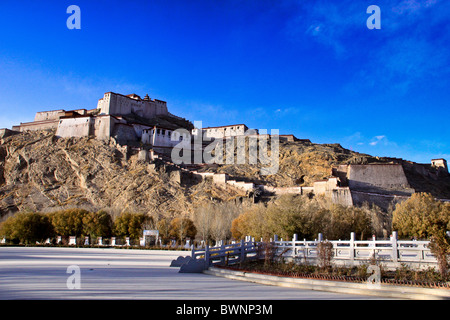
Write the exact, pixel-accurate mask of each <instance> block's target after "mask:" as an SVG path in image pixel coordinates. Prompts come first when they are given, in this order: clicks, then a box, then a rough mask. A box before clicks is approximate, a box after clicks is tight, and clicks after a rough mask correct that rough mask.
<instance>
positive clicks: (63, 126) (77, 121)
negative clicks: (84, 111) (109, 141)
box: [56, 117, 94, 138]
mask: <svg viewBox="0 0 450 320" xmlns="http://www.w3.org/2000/svg"><path fill="white" fill-rule="evenodd" d="M93 127H94V119H93V118H91V117H78V118H67V119H60V120H59V124H58V128H57V130H56V136H57V137H61V138H70V137H87V136H89V135H90V134H91V132H92V131H93Z"/></svg>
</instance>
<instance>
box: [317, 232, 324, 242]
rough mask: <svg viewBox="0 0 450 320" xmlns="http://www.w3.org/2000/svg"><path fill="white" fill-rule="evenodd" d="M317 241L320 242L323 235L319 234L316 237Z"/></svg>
mask: <svg viewBox="0 0 450 320" xmlns="http://www.w3.org/2000/svg"><path fill="white" fill-rule="evenodd" d="M317 241H318V242H322V241H323V235H322V234H321V233H319V235H318V236H317Z"/></svg>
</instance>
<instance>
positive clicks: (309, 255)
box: [191, 232, 437, 269]
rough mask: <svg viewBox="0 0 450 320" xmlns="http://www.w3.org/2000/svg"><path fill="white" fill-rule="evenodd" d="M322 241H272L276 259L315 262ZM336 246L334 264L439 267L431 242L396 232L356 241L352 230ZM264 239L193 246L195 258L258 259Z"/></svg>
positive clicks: (216, 261) (220, 260)
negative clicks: (404, 237)
mask: <svg viewBox="0 0 450 320" xmlns="http://www.w3.org/2000/svg"><path fill="white" fill-rule="evenodd" d="M321 241H323V239H322V236H321V234H319V237H318V239H317V240H314V241H306V240H303V241H299V240H298V239H297V235H294V237H293V240H291V241H283V240H282V239H281V240H278V238H277V236H275V237H274V241H271V243H272V244H273V246H274V249H275V254H274V256H275V258H277V259H280V258H283V259H286V260H294V261H297V262H307V263H311V264H314V263H316V262H317V260H318V249H317V245H318V244H319V243H320V242H321ZM329 242H330V243H331V244H332V245H333V249H332V250H333V263H335V264H336V265H346V266H358V265H360V264H362V263H368V262H370V261H371V260H372V259H376V260H377V261H378V262H380V263H382V264H383V265H384V266H385V267H386V268H397V267H399V266H401V265H402V264H404V265H407V266H409V267H411V268H414V269H423V268H428V267H436V266H437V261H436V258H435V257H434V256H433V255H432V254H431V252H430V249H429V248H428V245H429V241H415V240H411V241H400V240H398V239H397V233H396V232H394V233H393V235H392V237H391V238H390V240H376V239H375V238H373V239H372V240H369V241H358V240H355V233H351V235H350V240H343V241H341V240H338V241H329ZM260 244H262V242H255V241H250V238H249V237H247V239H246V241H244V240H242V241H241V242H240V243H235V244H230V245H222V246H217V247H208V246H207V247H206V248H205V249H200V250H196V249H194V248H193V249H192V253H191V257H192V258H193V259H204V260H205V263H206V264H207V265H209V266H210V265H213V264H232V263H236V262H242V261H244V260H248V259H253V258H258V246H259V245H260Z"/></svg>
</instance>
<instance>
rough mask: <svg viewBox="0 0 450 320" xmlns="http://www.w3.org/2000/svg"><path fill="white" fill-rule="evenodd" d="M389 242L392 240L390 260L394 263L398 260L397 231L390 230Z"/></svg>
mask: <svg viewBox="0 0 450 320" xmlns="http://www.w3.org/2000/svg"><path fill="white" fill-rule="evenodd" d="M391 242H392V261H393V262H394V263H397V262H398V244H397V231H393V232H392V237H391Z"/></svg>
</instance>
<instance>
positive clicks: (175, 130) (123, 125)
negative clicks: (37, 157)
mask: <svg viewBox="0 0 450 320" xmlns="http://www.w3.org/2000/svg"><path fill="white" fill-rule="evenodd" d="M49 129H51V130H55V132H56V136H57V137H62V138H70V137H89V136H90V137H95V138H96V139H99V140H107V141H108V140H111V139H113V140H115V141H116V143H117V144H118V145H121V146H126V147H127V148H128V147H135V148H138V150H140V151H139V157H140V159H141V160H148V159H149V158H150V159H153V155H154V154H153V152H157V153H158V154H161V155H162V154H165V156H166V159H165V160H166V161H167V162H170V160H168V159H167V154H168V153H170V150H172V149H173V148H174V147H175V146H179V145H180V144H183V142H185V143H188V144H189V145H190V143H191V139H194V138H195V136H197V135H200V134H201V135H202V136H203V137H205V138H208V139H226V138H227V137H235V136H243V135H245V136H256V137H259V138H262V137H263V136H265V135H259V132H258V130H256V129H250V130H249V128H248V127H247V126H246V125H245V124H234V125H227V126H219V127H208V128H195V127H194V126H193V124H192V123H191V122H190V121H188V120H186V119H184V118H181V117H178V116H176V115H173V114H171V113H170V112H169V111H168V108H167V103H166V102H165V101H162V100H158V99H150V97H149V96H148V95H146V96H145V97H144V98H141V97H140V96H139V95H137V94H129V95H122V94H118V93H114V92H107V93H105V94H104V96H103V98H101V99H99V100H98V103H97V108H95V109H90V110H86V109H76V110H70V111H66V110H62V109H60V110H53V111H42V112H37V113H36V116H35V119H34V121H33V122H28V123H21V124H20V125H17V126H14V127H13V128H12V131H11V130H8V129H2V130H0V138H3V137H6V136H8V135H12V134H17V133H18V132H25V131H32V130H49ZM180 129H182V130H180ZM278 137H279V138H280V140H284V141H288V142H294V141H306V142H308V143H310V141H309V140H306V139H305V140H299V139H297V138H296V137H294V136H293V135H278ZM203 147H204V146H203ZM149 150H150V151H151V154H152V156H151V157H149V156H148V152H149ZM141 154H142V156H141ZM400 160H401V159H394V160H393V161H392V162H391V163H373V164H349V165H339V166H337V167H335V168H330V175H329V177H328V178H326V179H325V180H321V181H316V182H314V183H313V185H311V186H305V187H290V188H274V187H270V186H264V185H258V184H256V183H249V182H248V181H245V182H244V181H241V182H239V181H236V180H231V179H230V178H229V177H228V176H227V175H226V174H223V173H222V174H219V173H213V172H198V171H196V170H197V169H198V168H196V169H195V171H192V172H190V173H191V174H193V175H196V176H199V177H200V178H201V179H206V178H207V177H208V178H212V180H213V181H214V182H215V183H222V184H227V183H228V184H232V185H234V186H241V187H242V188H244V189H245V190H247V191H249V192H253V191H254V190H256V189H259V190H261V191H263V192H268V193H272V194H282V193H299V194H306V193H313V194H314V195H323V196H325V197H327V198H330V199H332V200H333V201H334V202H335V203H340V204H343V205H350V206H351V205H360V204H362V203H364V202H369V203H376V204H377V205H379V206H381V207H383V208H387V207H388V206H389V204H390V203H392V202H398V201H403V200H404V199H407V198H408V197H409V196H410V195H411V194H412V193H414V192H416V191H422V190H418V189H420V183H419V184H416V185H415V186H412V185H411V183H410V180H411V179H410V177H411V175H414V174H416V173H418V174H420V175H421V176H423V177H424V179H425V180H426V179H428V180H430V179H431V180H433V179H434V180H436V179H438V177H439V176H445V177H447V176H448V167H447V161H446V160H445V159H433V160H432V161H431V164H430V165H425V164H423V165H421V164H411V163H409V162H406V161H404V160H401V161H400ZM172 165H173V163H172ZM183 169H185V168H183ZM185 170H186V169H185ZM405 170H407V172H406V171H405ZM446 179H447V178H446ZM425 180H424V181H425ZM418 186H419V188H418Z"/></svg>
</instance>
